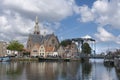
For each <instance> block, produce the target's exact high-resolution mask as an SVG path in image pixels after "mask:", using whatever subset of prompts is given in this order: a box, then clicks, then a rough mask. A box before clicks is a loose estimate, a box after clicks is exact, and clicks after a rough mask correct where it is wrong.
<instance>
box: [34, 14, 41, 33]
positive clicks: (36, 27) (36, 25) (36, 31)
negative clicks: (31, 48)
mask: <svg viewBox="0 0 120 80" xmlns="http://www.w3.org/2000/svg"><path fill="white" fill-rule="evenodd" d="M34 34H40V30H39V25H38V17H37V16H36V20H35V27H34Z"/></svg>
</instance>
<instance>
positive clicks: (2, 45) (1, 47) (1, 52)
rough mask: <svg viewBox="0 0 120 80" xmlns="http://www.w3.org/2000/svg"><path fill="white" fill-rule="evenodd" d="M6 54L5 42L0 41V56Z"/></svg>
mask: <svg viewBox="0 0 120 80" xmlns="http://www.w3.org/2000/svg"><path fill="white" fill-rule="evenodd" d="M6 54H7V43H6V42H4V41H0V56H5V55H6Z"/></svg>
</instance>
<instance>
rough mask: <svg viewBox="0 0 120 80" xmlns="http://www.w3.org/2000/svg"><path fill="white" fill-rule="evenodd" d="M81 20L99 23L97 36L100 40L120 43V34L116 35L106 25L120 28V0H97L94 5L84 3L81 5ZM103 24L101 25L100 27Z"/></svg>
mask: <svg viewBox="0 0 120 80" xmlns="http://www.w3.org/2000/svg"><path fill="white" fill-rule="evenodd" d="M77 13H79V14H80V15H81V16H80V19H79V20H80V21H81V22H90V21H93V22H95V23H96V24H98V29H97V31H98V32H97V33H96V34H95V36H96V38H98V39H99V40H100V41H114V40H113V39H116V43H119V35H118V36H115V35H114V34H113V33H111V32H108V31H107V30H105V28H104V27H106V25H110V27H111V28H114V29H120V18H119V17H120V1H119V0H97V1H95V2H94V3H93V5H92V7H88V6H87V5H83V6H80V7H79V12H78V11H77ZM100 26H101V27H100Z"/></svg>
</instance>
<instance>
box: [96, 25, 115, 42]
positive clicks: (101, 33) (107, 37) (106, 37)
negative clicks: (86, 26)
mask: <svg viewBox="0 0 120 80" xmlns="http://www.w3.org/2000/svg"><path fill="white" fill-rule="evenodd" d="M95 36H96V37H97V38H98V39H99V40H100V41H113V40H114V39H115V37H114V35H112V34H111V33H110V32H108V31H106V30H105V29H104V28H102V27H98V33H96V34H95Z"/></svg>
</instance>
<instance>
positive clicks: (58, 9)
mask: <svg viewBox="0 0 120 80" xmlns="http://www.w3.org/2000/svg"><path fill="white" fill-rule="evenodd" d="M3 5H4V6H5V7H6V8H7V9H11V10H13V11H18V12H19V11H23V12H24V13H26V14H29V15H30V14H31V13H32V14H36V15H39V16H40V17H41V18H44V19H45V20H46V19H47V20H54V21H60V20H62V19H64V18H66V17H68V16H71V15H72V14H73V6H74V5H75V2H74V0H40V1H38V0H14V1H11V0H4V1H3ZM32 14H31V15H32Z"/></svg>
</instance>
